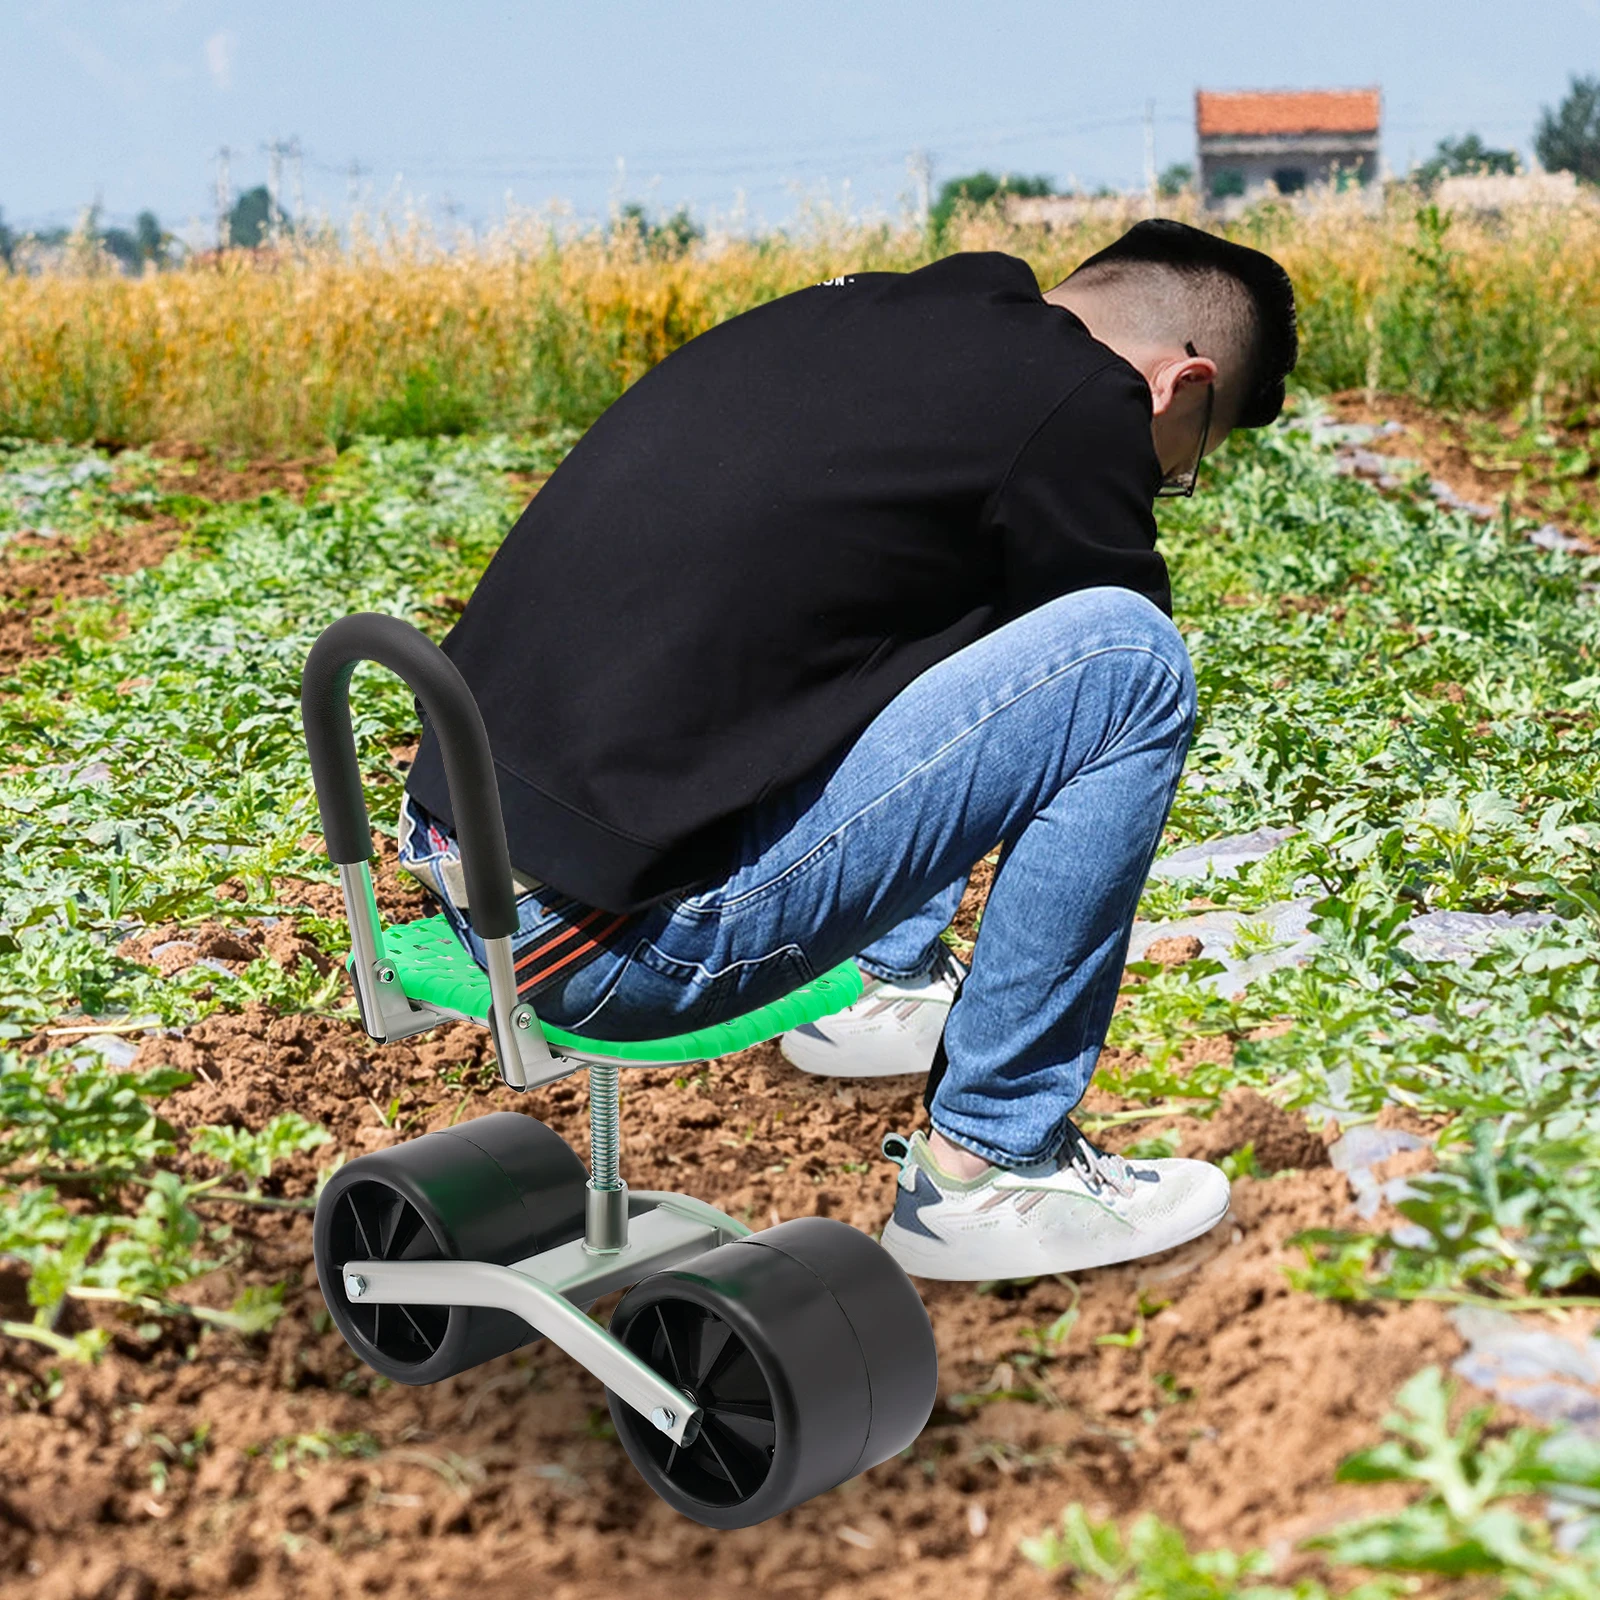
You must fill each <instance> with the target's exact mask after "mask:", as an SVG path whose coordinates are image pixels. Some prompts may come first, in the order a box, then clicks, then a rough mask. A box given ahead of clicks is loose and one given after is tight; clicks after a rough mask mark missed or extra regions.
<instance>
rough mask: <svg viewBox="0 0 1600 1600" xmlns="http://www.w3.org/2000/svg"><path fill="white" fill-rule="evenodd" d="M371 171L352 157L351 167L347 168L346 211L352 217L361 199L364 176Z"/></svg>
mask: <svg viewBox="0 0 1600 1600" xmlns="http://www.w3.org/2000/svg"><path fill="white" fill-rule="evenodd" d="M369 170H370V169H369V168H367V167H364V166H362V165H361V163H360V162H359V161H357V160H356V158H355V157H354V156H351V157H350V165H349V166H348V167H346V168H345V190H344V197H345V209H346V211H347V212H348V213H349V214H350V215H351V216H353V215H354V214H355V209H356V202H357V201H358V200H359V199H360V198H361V178H362V174H363V173H365V172H367V171H369ZM346 220H348V218H347V219H346Z"/></svg>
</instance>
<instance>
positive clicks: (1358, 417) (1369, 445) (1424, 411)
mask: <svg viewBox="0 0 1600 1600" xmlns="http://www.w3.org/2000/svg"><path fill="white" fill-rule="evenodd" d="M1323 399H1324V400H1325V401H1326V403H1327V406H1328V409H1329V411H1330V412H1331V413H1332V414H1333V415H1334V416H1335V417H1336V418H1337V419H1338V420H1339V421H1340V422H1359V423H1366V424H1370V425H1373V426H1378V427H1381V426H1382V425H1383V424H1384V423H1385V422H1388V421H1394V422H1398V423H1400V425H1401V430H1402V431H1400V432H1398V433H1390V434H1380V435H1379V436H1378V437H1376V438H1373V439H1369V440H1366V441H1365V442H1364V443H1363V444H1362V446H1361V448H1362V449H1364V450H1369V451H1371V452H1372V453H1373V454H1375V455H1385V456H1398V457H1401V458H1405V459H1409V460H1412V461H1415V462H1417V463H1418V464H1419V465H1420V466H1421V467H1423V468H1424V469H1426V471H1427V473H1428V475H1429V476H1430V477H1432V478H1437V479H1439V480H1440V481H1441V482H1443V483H1447V484H1448V485H1449V486H1450V487H1451V489H1453V490H1454V491H1455V493H1456V494H1457V495H1458V496H1459V497H1460V498H1461V499H1463V500H1470V501H1473V502H1474V503H1476V504H1479V505H1486V506H1491V507H1493V508H1494V509H1495V510H1496V511H1499V510H1500V509H1501V507H1502V506H1503V505H1506V504H1509V506H1510V508H1511V511H1512V513H1513V514H1514V515H1516V516H1523V517H1536V518H1539V519H1541V520H1543V519H1545V518H1547V517H1554V519H1555V520H1556V522H1557V524H1558V526H1560V528H1561V531H1562V532H1563V533H1566V534H1568V535H1570V536H1571V537H1573V538H1576V539H1579V540H1581V541H1582V542H1583V544H1584V546H1585V549H1586V551H1587V553H1589V554H1591V555H1600V542H1597V541H1596V540H1595V539H1594V538H1593V537H1592V536H1591V535H1589V534H1587V533H1585V532H1584V530H1583V529H1581V528H1574V527H1572V526H1570V524H1569V523H1568V522H1567V521H1565V520H1564V519H1563V518H1562V517H1561V515H1560V512H1559V510H1558V509H1556V508H1555V507H1553V506H1552V505H1551V504H1550V503H1549V501H1548V480H1547V479H1546V478H1545V477H1544V476H1543V475H1542V473H1541V472H1540V470H1539V468H1538V465H1537V463H1536V462H1529V463H1525V464H1524V463H1518V462H1515V461H1510V460H1504V461H1502V460H1499V459H1497V458H1495V457H1493V456H1490V455H1487V454H1485V453H1484V452H1483V451H1482V450H1481V449H1480V448H1476V447H1475V445H1474V443H1473V441H1472V438H1471V436H1470V435H1469V430H1468V427H1467V424H1466V421H1465V420H1464V419H1461V418H1457V417H1451V416H1447V415H1443V414H1441V413H1439V412H1435V411H1430V410H1428V408H1427V407H1426V406H1424V405H1422V404H1420V403H1419V402H1418V401H1416V400H1414V399H1412V398H1411V397H1410V396H1409V395H1403V394H1386V393H1378V394H1374V395H1373V396H1372V398H1371V402H1370V403H1369V401H1368V398H1367V395H1366V393H1365V391H1364V390H1360V389H1352V390H1341V391H1339V392H1337V393H1334V394H1329V395H1325V396H1324V397H1323ZM1488 421H1489V425H1490V426H1491V427H1492V428H1493V429H1494V431H1495V432H1497V433H1498V434H1499V435H1500V436H1501V437H1502V438H1504V439H1506V440H1507V441H1509V440H1512V439H1514V438H1515V437H1516V435H1517V425H1516V424H1515V422H1513V421H1512V420H1511V419H1510V418H1509V417H1504V416H1502V417H1499V418H1491V419H1488ZM1551 431H1552V432H1554V433H1555V434H1556V435H1557V436H1558V437H1561V430H1560V429H1559V428H1554V427H1552V430H1551ZM1563 442H1564V443H1566V444H1569V445H1583V444H1584V443H1585V440H1584V438H1583V436H1582V435H1580V434H1574V435H1573V436H1572V437H1571V438H1570V439H1564V440H1563ZM1561 487H1562V492H1563V493H1564V494H1565V495H1567V496H1569V497H1571V498H1573V499H1576V500H1577V501H1579V502H1580V503H1582V504H1584V505H1586V506H1588V508H1589V509H1590V510H1591V511H1600V478H1597V477H1596V476H1595V475H1594V474H1592V473H1591V474H1590V476H1589V477H1587V478H1580V479H1565V480H1563V481H1562V485H1561Z"/></svg>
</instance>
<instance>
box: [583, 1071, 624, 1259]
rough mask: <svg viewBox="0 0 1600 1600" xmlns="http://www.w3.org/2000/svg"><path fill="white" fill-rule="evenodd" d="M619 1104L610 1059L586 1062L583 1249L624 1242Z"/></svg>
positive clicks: (611, 1248)
mask: <svg viewBox="0 0 1600 1600" xmlns="http://www.w3.org/2000/svg"><path fill="white" fill-rule="evenodd" d="M620 1123H621V1106H620V1103H619V1095H618V1090H617V1064H616V1062H614V1061H591V1062H590V1063H589V1184H588V1191H589V1192H588V1194H587V1196H586V1197H585V1209H584V1238H583V1247H584V1249H585V1250H588V1251H591V1252H593V1253H596V1254H599V1253H601V1252H610V1251H615V1250H623V1249H626V1248H627V1244H628V1186H627V1184H625V1183H624V1182H623V1181H622V1174H621V1171H620V1163H621V1154H622V1149H621V1147H622V1131H621V1126H620Z"/></svg>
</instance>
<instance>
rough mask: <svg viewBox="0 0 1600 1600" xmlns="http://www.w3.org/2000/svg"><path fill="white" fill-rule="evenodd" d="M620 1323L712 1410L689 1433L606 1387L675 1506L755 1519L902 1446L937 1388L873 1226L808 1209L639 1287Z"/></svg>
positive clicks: (728, 1522) (742, 1523)
mask: <svg viewBox="0 0 1600 1600" xmlns="http://www.w3.org/2000/svg"><path fill="white" fill-rule="evenodd" d="M611 1331H612V1332H613V1333H614V1334H615V1335H616V1336H617V1337H618V1338H619V1339H620V1340H621V1341H622V1342H623V1344H625V1345H626V1346H627V1347H628V1348H629V1349H630V1350H632V1351H633V1352H634V1353H635V1354H636V1355H638V1356H639V1357H641V1358H642V1359H643V1360H644V1361H645V1362H646V1363H647V1364H648V1365H650V1366H651V1367H653V1368H654V1369H655V1370H656V1371H657V1372H659V1373H660V1374H661V1375H662V1376H663V1377H665V1378H666V1379H668V1380H669V1381H670V1382H671V1383H673V1384H675V1385H676V1386H677V1387H679V1388H681V1389H683V1390H685V1392H686V1393H688V1394H689V1395H690V1396H691V1398H693V1400H694V1401H695V1403H696V1404H697V1405H699V1406H701V1407H702V1408H703V1411H704V1416H703V1419H702V1422H701V1427H700V1431H699V1433H698V1434H697V1435H696V1437H695V1438H693V1439H692V1440H690V1442H689V1443H688V1444H687V1445H683V1446H679V1445H676V1444H674V1443H673V1442H672V1440H671V1439H669V1438H668V1437H667V1435H666V1434H664V1433H662V1432H661V1431H660V1429H658V1428H657V1427H656V1426H655V1425H654V1424H653V1423H652V1422H651V1421H650V1419H649V1418H648V1417H644V1416H641V1415H640V1414H639V1413H638V1412H637V1411H635V1410H634V1409H633V1408H632V1407H631V1406H630V1405H628V1403H627V1402H626V1401H624V1400H622V1399H620V1398H619V1397H618V1396H617V1395H616V1394H614V1393H612V1392H611V1391H610V1390H607V1391H606V1398H607V1401H608V1402H609V1404H610V1407H611V1419H612V1421H613V1423H615V1425H616V1429H617V1435H618V1437H619V1438H620V1439H621V1441H622V1446H623V1448H624V1449H625V1450H626V1451H627V1452H628V1456H629V1458H630V1459H631V1460H632V1462H633V1464H634V1466H635V1467H637V1468H638V1469H639V1472H640V1474H641V1475H642V1476H643V1477H644V1479H645V1481H646V1482H647V1483H648V1484H649V1485H650V1487H651V1488H652V1489H654V1490H655V1492H656V1493H657V1494H659V1495H660V1496H661V1498H662V1499H663V1500H665V1501H666V1502H667V1504H668V1505H670V1506H671V1507H672V1508H673V1509H674V1510H676V1511H680V1512H682V1513H683V1515H684V1516H686V1517H692V1518H693V1519H694V1520H695V1521H696V1522H702V1523H704V1524H706V1526H708V1527H712V1528H746V1527H749V1526H750V1525H751V1524H752V1523H757V1522H765V1521H766V1520H767V1519H768V1518H769V1517H775V1516H777V1515H778V1514H779V1513H780V1512H784V1511H787V1510H788V1509H789V1508H790V1507H791V1506H797V1505H799V1504H800V1503H801V1502H802V1501H804V1500H809V1499H811V1497H812V1496H813V1495H818V1494H821V1493H823V1492H824V1491H825V1490H828V1489H831V1488H833V1487H834V1486H835V1485H836V1484H840V1483H843V1482H844V1481H845V1480H846V1479H848V1478H853V1477H855V1476H856V1474H857V1473H860V1472H865V1471H866V1470H867V1469H868V1468H869V1467H875V1466H877V1465H878V1463H879V1462H881V1461H886V1460H888V1458H889V1457H890V1456H892V1455H894V1454H896V1453H897V1452H899V1451H901V1450H903V1449H905V1447H906V1446H907V1445H908V1444H910V1443H911V1441H912V1440H913V1439H915V1438H916V1436H917V1435H918V1434H919V1433H920V1432H921V1431H922V1428H923V1425H924V1424H925V1423H926V1422H927V1420H928V1416H929V1414H930V1413H931V1412H932V1410H933V1402H934V1399H935V1397H936V1395H937V1393H938V1382H939V1358H938V1354H937V1352H936V1350H935V1348H934V1342H933V1328H932V1326H931V1325H930V1324H929V1322H928V1313H927V1312H926V1311H925V1310H924V1309H923V1305H922V1301H921V1299H920V1298H919V1297H918V1295H917V1291H916V1290H915V1289H914V1288H913V1287H912V1285H911V1280H910V1279H909V1278H908V1277H907V1276H906V1275H905V1273H904V1272H903V1271H901V1269H900V1267H899V1265H898V1263H897V1262H895V1261H894V1260H893V1258H892V1257H891V1256H889V1254H888V1253H887V1252H886V1251H885V1250H884V1249H883V1247H882V1246H881V1245H879V1244H878V1242H877V1241H876V1240H875V1239H872V1238H870V1237H868V1235H866V1234H864V1233H862V1232H860V1231H859V1230H858V1229H855V1228H852V1227H849V1226H847V1225H846V1224H845V1223H843V1222H836V1221H833V1220H830V1219H829V1218H827V1217H798V1218H796V1219H795V1220H794V1221H792V1222H784V1223H780V1224H779V1225H778V1226H777V1227H775V1228H767V1229H764V1230H763V1231H762V1232H760V1233H753V1234H751V1235H749V1236H748V1237H747V1238H744V1239H738V1240H735V1241H733V1242H732V1243H730V1244H724V1245H719V1246H718V1247H717V1248H716V1249H714V1250H708V1251H707V1252H706V1253H705V1254H704V1255H701V1256H696V1257H694V1259H693V1260H691V1261H686V1262H684V1263H683V1264H682V1265H680V1266H678V1267H675V1268H673V1269H671V1270H670V1271H667V1272H658V1273H656V1274H655V1275H654V1276H653V1277H649V1278H646V1279H645V1280H644V1281H643V1282H642V1283H638V1284H635V1285H634V1287H633V1288H632V1289H630V1290H629V1291H628V1293H627V1294H626V1295H624V1296H623V1298H622V1301H621V1303H620V1304H619V1305H618V1307H617V1311H616V1315H615V1316H614V1317H613V1318H612V1319H611Z"/></svg>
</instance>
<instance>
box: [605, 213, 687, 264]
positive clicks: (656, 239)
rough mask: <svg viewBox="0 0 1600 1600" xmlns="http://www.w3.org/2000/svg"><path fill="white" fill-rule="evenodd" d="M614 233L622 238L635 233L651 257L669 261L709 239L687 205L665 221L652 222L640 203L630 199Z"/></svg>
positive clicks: (617, 221)
mask: <svg viewBox="0 0 1600 1600" xmlns="http://www.w3.org/2000/svg"><path fill="white" fill-rule="evenodd" d="M612 231H613V232H614V233H615V234H618V235H627V234H630V233H631V234H632V235H633V236H634V237H635V238H637V239H638V240H639V242H640V243H641V244H642V245H643V246H644V247H645V249H646V250H648V251H649V252H650V254H651V255H653V256H660V257H662V258H664V259H668V260H670V259H673V258H675V257H677V256H681V255H683V254H684V253H685V252H686V251H687V250H688V248H689V246H690V245H692V244H693V243H694V242H695V240H696V239H703V238H705V236H706V230H705V229H704V228H702V227H701V226H700V224H699V223H698V222H696V221H695V220H694V217H693V216H692V215H691V214H690V211H689V208H688V207H687V206H679V207H678V209H677V210H676V211H674V212H673V213H672V215H671V216H670V217H667V218H666V219H665V220H663V221H661V222H652V221H651V220H650V216H649V213H648V212H647V211H646V210H645V208H644V207H643V206H642V205H640V204H639V202H638V201H637V200H630V201H629V202H628V203H627V205H625V206H623V207H622V208H621V210H620V211H618V213H617V219H616V221H615V223H614V224H613V225H612Z"/></svg>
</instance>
